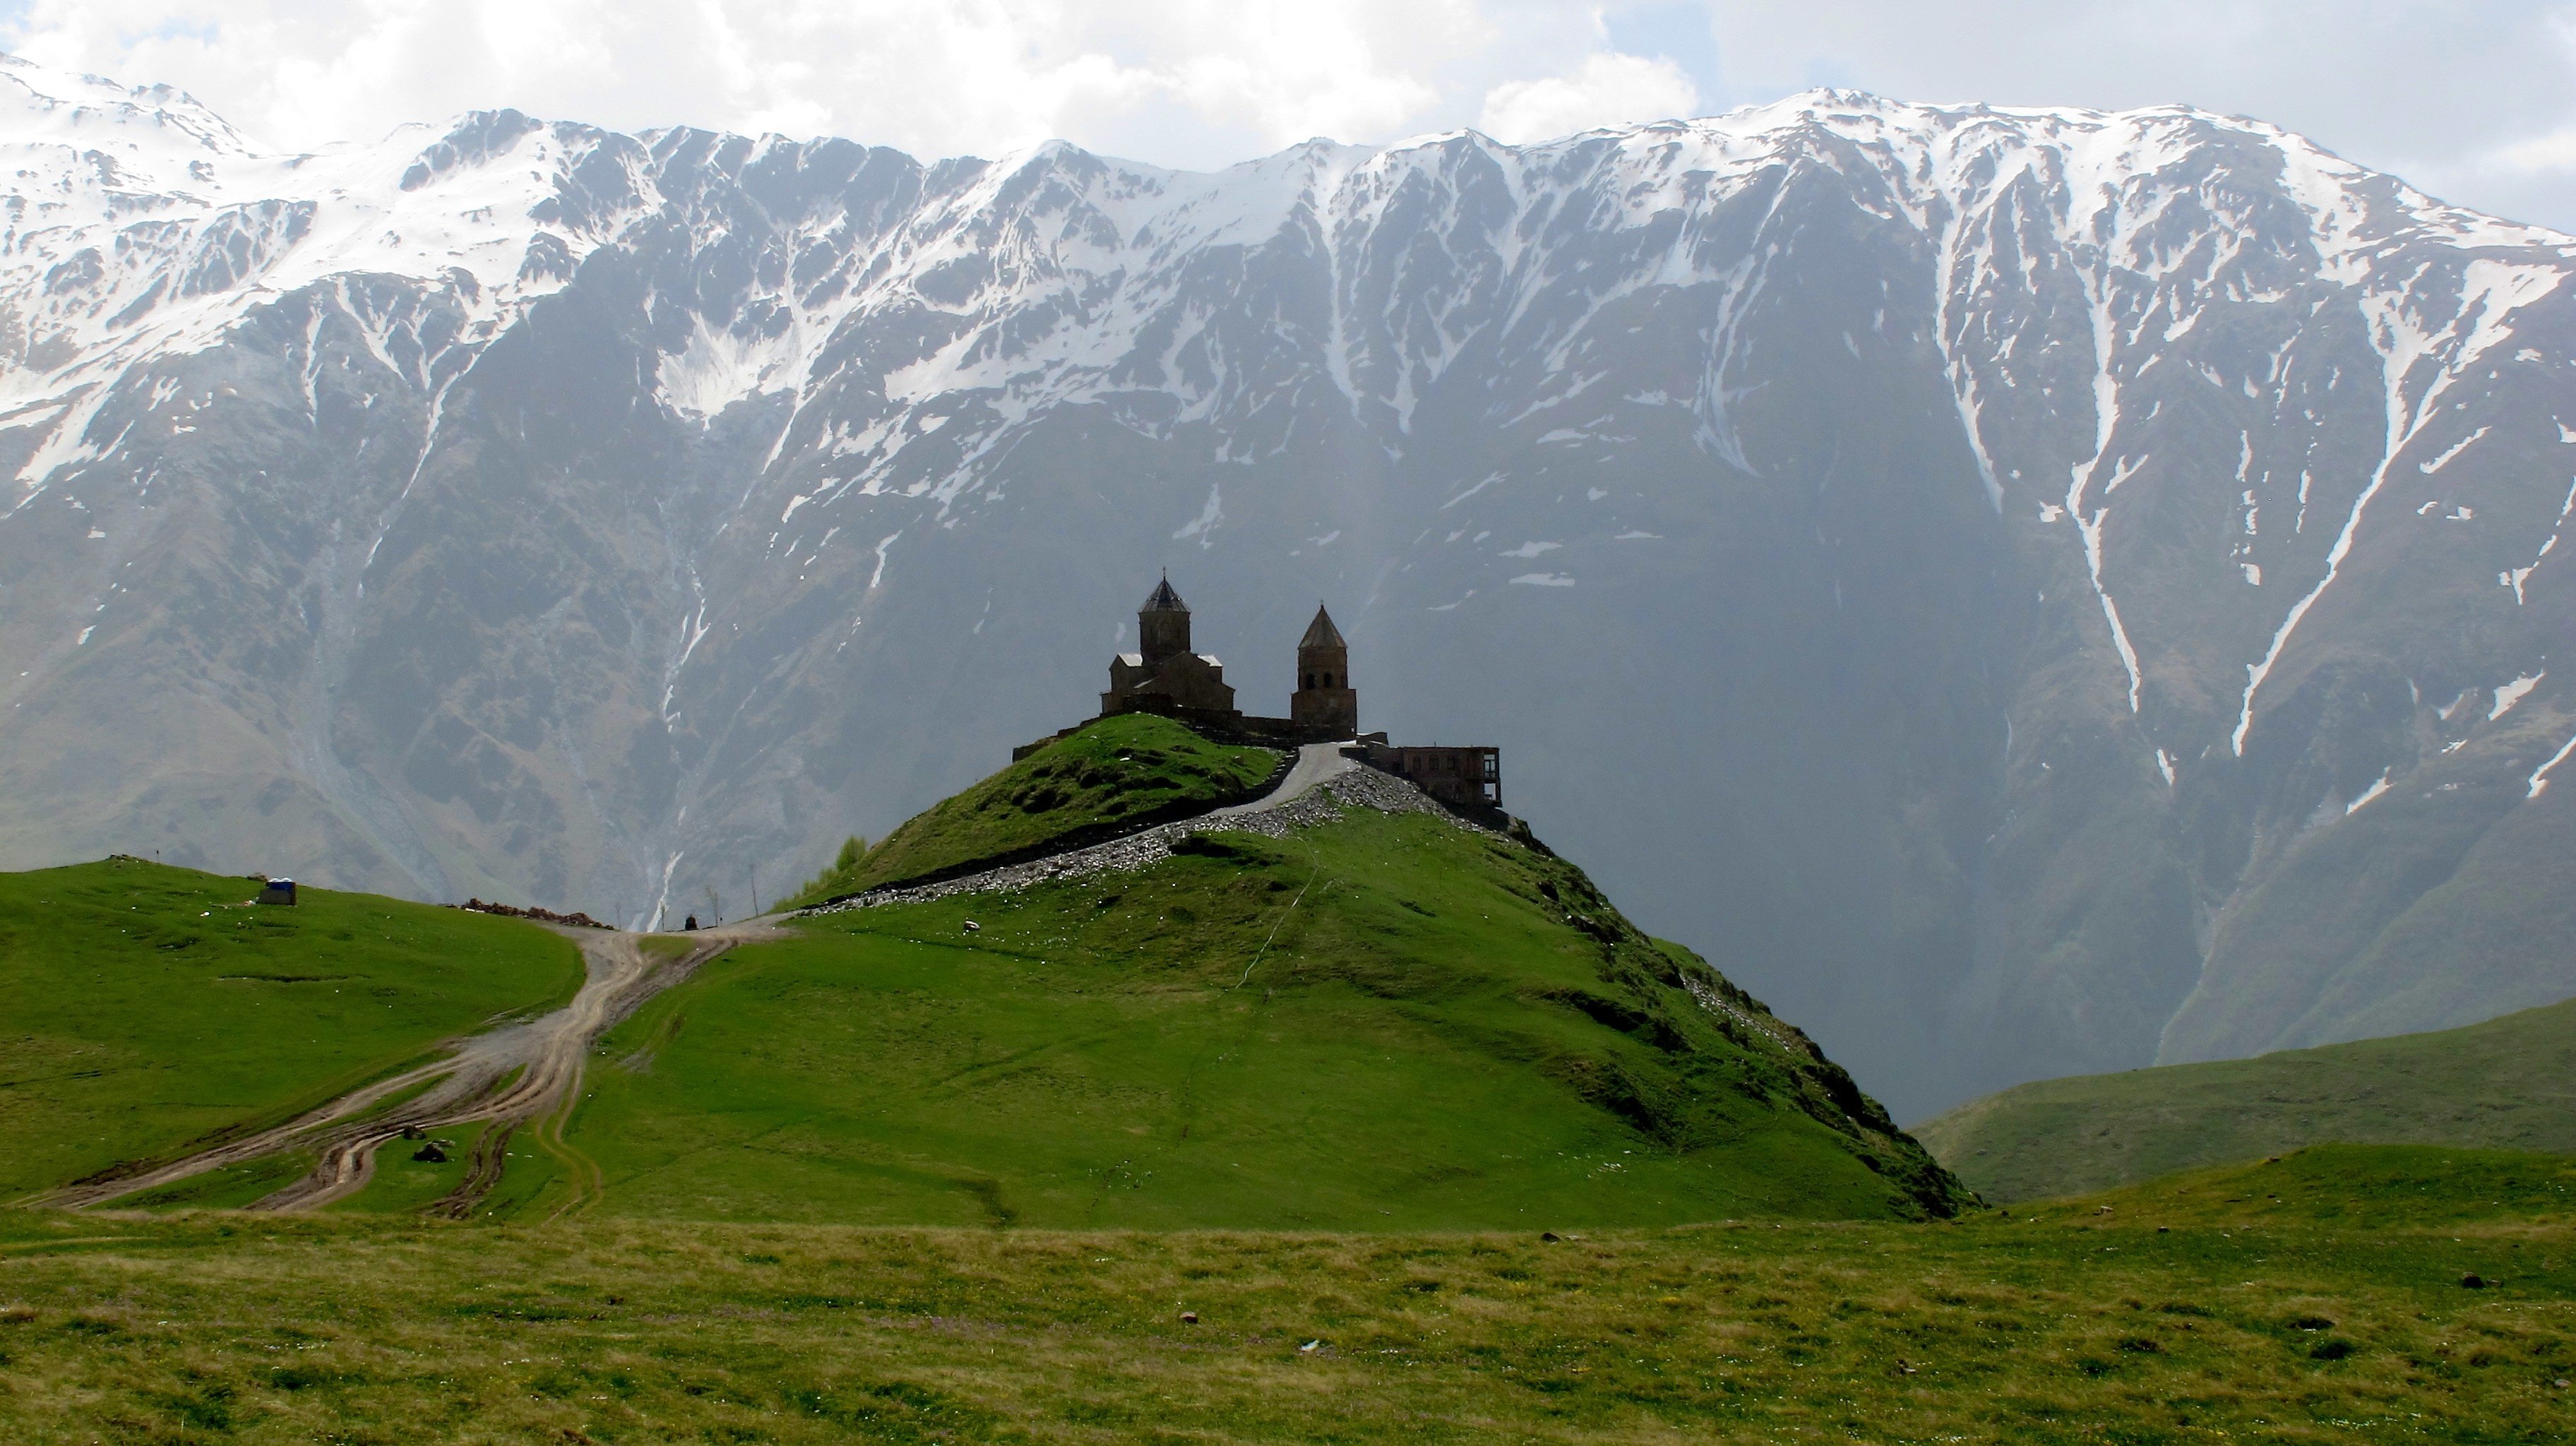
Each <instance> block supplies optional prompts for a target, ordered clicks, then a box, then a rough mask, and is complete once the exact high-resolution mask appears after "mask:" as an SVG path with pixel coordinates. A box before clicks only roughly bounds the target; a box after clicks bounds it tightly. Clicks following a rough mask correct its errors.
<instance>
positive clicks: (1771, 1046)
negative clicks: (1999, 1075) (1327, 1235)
mask: <svg viewBox="0 0 2576 1446" xmlns="http://www.w3.org/2000/svg"><path fill="white" fill-rule="evenodd" d="M1200 842H1201V843H1202V844H1203V851H1199V852H1191V853H1184V854H1181V855H1178V856H1175V857H1173V858H1171V859H1169V860H1167V861H1165V862H1164V863H1162V864H1159V865H1157V866H1156V867H1154V868H1152V869H1149V870H1145V871H1141V872H1138V873H1132V874H1112V875H1103V876H1099V877H1095V878H1093V879H1090V880H1086V881H1083V882H1080V883H1073V884H1060V885H1053V886H1048V887H1043V888H1036V889H1030V890H1026V891H1023V892H1019V893H1015V894H1008V895H997V894H984V895H973V896H966V897H960V898H953V899H948V900H943V901H940V902H937V903H932V904H924V905H906V906H899V907H886V908H878V909H870V910H864V911H855V912H850V913H843V914H837V915H830V916H825V917H823V918H820V919H816V920H812V921H808V922H807V923H805V924H803V925H802V926H801V928H802V931H803V937H802V938H800V939H799V940H797V941H795V942H789V943H780V944H774V945H764V946H757V947H746V948H741V949H737V950H735V951H734V952H733V953H731V954H729V955H727V956H725V957H724V958H722V959H720V960H718V961H716V962H715V963H714V964H712V965H710V966H709V967H708V969H707V971H706V972H705V973H704V974H702V975H701V976H700V977H699V978H698V979H696V980H695V981H693V982H691V983H690V984H688V985H685V986H683V987H681V988H679V989H676V990H674V991H672V992H671V993H669V994H667V995H665V996H663V997H661V998H660V999H657V1000H655V1001H654V1002H653V1003H651V1004H649V1005H647V1006H646V1007H645V1009H644V1010H642V1011H641V1012H639V1013H638V1014H637V1015H636V1017H634V1018H633V1019H631V1020H630V1021H628V1022H627V1023H626V1024H625V1025H623V1026H622V1027H621V1028H620V1029H619V1030H618V1031H617V1032H616V1033H615V1034H614V1035H612V1036H611V1038H610V1039H609V1040H608V1041H607V1046H606V1052H607V1054H608V1056H609V1060H608V1061H607V1062H604V1067H602V1068H600V1069H597V1070H595V1071H594V1072H593V1074H592V1076H591V1081H592V1084H591V1091H592V1092H591V1095H590V1097H589V1099H588V1100H587V1101H586V1103H585V1104H584V1105H583V1106H582V1108H581V1109H580V1111H579V1112H578V1113H577V1115H576V1116H575V1118H574V1122H573V1128H572V1132H571V1137H572V1141H573V1143H574V1144H575V1145H576V1146H578V1147H579V1148H581V1149H582V1150H584V1151H586V1152H587V1153H589V1154H590V1155H592V1156H593V1157H595V1158H597V1159H598V1160H599V1161H600V1162H601V1164H602V1166H603V1167H604V1168H605V1169H606V1171H607V1177H608V1191H607V1199H606V1202H605V1204H604V1205H603V1206H602V1208H603V1209H604V1210H606V1211H609V1212H612V1213H618V1214H627V1215H653V1216H671V1217H690V1218H722V1219H738V1220H758V1219H766V1220H790V1221H814V1222H826V1221H839V1222H852V1223H872V1224H948V1223H954V1224H971V1223H977V1222H989V1223H1014V1224H1018V1225H1022V1226H1056V1227H1093V1226H1154V1227H1180V1226H1208V1225H1223V1226H1248V1227H1264V1228H1326V1227H1329V1228H1350V1227H1385V1228H1414V1227H1422V1228H1444V1229H1447V1228H1461V1227H1488V1226H1509V1225H1518V1224H1527V1225H1530V1226H1532V1227H1536V1226H1540V1225H1551V1226H1565V1225H1569V1224H1584V1225H1599V1224H1608V1223H1614V1222H1618V1223H1649V1222H1655V1223H1661V1222H1672V1221H1682V1220H1705V1219H1716V1218H1721V1217H1730V1216H1740V1215H1751V1214H1774V1213H1786V1214H1796V1215H1840V1216H1870V1215H1884V1214H1887V1213H1889V1212H1891V1211H1895V1210H1910V1209H1919V1208H1920V1204H1919V1198H1918V1197H1929V1198H1931V1199H1932V1200H1933V1201H1934V1202H1935V1203H1936V1204H1946V1200H1947V1197H1946V1195H1945V1194H1944V1193H1943V1192H1944V1191H1946V1190H1947V1189H1948V1188H1949V1187H1948V1186H1947V1185H1946V1182H1943V1181H1941V1180H1939V1179H1938V1178H1937V1172H1936V1171H1933V1170H1932V1169H1931V1168H1930V1164H1929V1160H1928V1157H1925V1156H1924V1155H1922V1153H1921V1152H1920V1151H1919V1150H1918V1149H1917V1148H1916V1147H1915V1146H1914V1145H1913V1144H1912V1143H1911V1142H1910V1141H1906V1140H1903V1139H1902V1138H1901V1137H1898V1138H1893V1139H1891V1138H1888V1137H1887V1136H1885V1135H1866V1136H1865V1135H1863V1134H1861V1133H1860V1132H1859V1131H1857V1130H1854V1131H1851V1132H1848V1133H1847V1132H1844V1131H1841V1130H1838V1129H1836V1128H1829V1127H1828V1126H1827V1125H1826V1124H1825V1123H1821V1122H1820V1121H1823V1120H1830V1121H1834V1122H1836V1123H1837V1124H1839V1123H1841V1122H1843V1120H1844V1115H1845V1111H1846V1110H1849V1111H1850V1112H1852V1113H1854V1114H1857V1115H1860V1116H1861V1117H1863V1118H1864V1119H1868V1118H1870V1117H1872V1116H1876V1120H1877V1124H1878V1125H1879V1126H1880V1127H1882V1128H1883V1129H1885V1130H1887V1131H1890V1132H1892V1131H1893V1126H1892V1125H1889V1124H1887V1122H1886V1121H1885V1118H1884V1116H1883V1115H1877V1112H1876V1107H1875V1106H1874V1105H1871V1104H1869V1103H1868V1102H1867V1101H1866V1100H1865V1099H1863V1098H1862V1097H1860V1096H1859V1094H1858V1092H1857V1091H1856V1090H1854V1089H1852V1088H1851V1086H1850V1083H1849V1080H1848V1078H1847V1077H1845V1076H1843V1074H1842V1072H1841V1071H1840V1070H1839V1069H1835V1068H1833V1067H1832V1066H1830V1065H1824V1064H1821V1063H1820V1062H1819V1061H1818V1060H1816V1059H1815V1058H1814V1057H1813V1056H1812V1054H1811V1053H1810V1052H1809V1050H1808V1047H1807V1046H1806V1044H1805V1041H1804V1039H1803V1038H1802V1037H1800V1036H1798V1035H1796V1034H1795V1032H1794V1031H1791V1030H1788V1029H1786V1028H1785V1027H1783V1026H1778V1025H1777V1024H1776V1022H1771V1021H1768V1020H1767V1016H1763V1015H1761V1014H1760V1013H1759V1010H1760V1006H1759V1005H1758V1004H1754V1003H1752V1002H1751V1001H1749V1000H1740V1001H1739V1004H1738V1007H1739V1008H1740V1009H1742V1010H1743V1011H1744V1012H1745V1014H1746V1017H1747V1018H1749V1019H1752V1020H1755V1021H1759V1022H1760V1024H1763V1025H1767V1026H1768V1027H1769V1028H1771V1029H1773V1030H1776V1031H1777V1037H1776V1038H1775V1037H1774V1036H1772V1035H1768V1034H1757V1033H1756V1032H1755V1028H1754V1027H1748V1026H1747V1025H1744V1024H1736V1023H1729V1022H1721V1021H1720V1020H1718V1019H1716V1018H1713V1017H1712V1016H1711V1015H1710V1014H1709V1013H1708V1012H1707V1011H1706V1010H1704V1009H1702V1008H1701V1007H1700V1006H1699V1005H1698V1004H1697V1003H1695V1002H1694V1001H1693V1000H1692V999H1691V997H1690V996H1689V995H1688V994H1687V993H1685V992H1684V991H1683V990H1682V989H1680V988H1678V987H1675V986H1676V983H1677V980H1678V973H1677V971H1678V970H1679V968H1681V967H1683V966H1684V964H1685V962H1688V963H1689V964H1690V965H1691V966H1692V967H1696V968H1700V969H1702V970H1703V971H1704V966H1699V965H1697V964H1696V961H1691V960H1690V959H1689V956H1688V955H1687V954H1685V953H1683V951H1680V950H1679V949H1677V948H1674V947H1672V946H1668V945H1663V944H1659V943H1657V942H1655V941H1652V940H1648V939H1646V938H1645V937H1644V936H1642V935H1640V934H1637V933H1636V932H1635V930H1634V929H1633V928H1631V927H1629V926H1628V925H1627V924H1626V922H1625V921H1624V920H1622V919H1620V918H1619V916H1618V915H1617V913H1616V912H1615V911H1614V910H1612V909H1610V907H1609V906H1608V904H1607V903H1606V902H1605V901H1603V900H1602V899H1601V898H1600V897H1599V896H1598V895H1597V894H1596V893H1594V892H1593V891H1592V889H1591V886H1590V885H1589V883H1588V882H1586V881H1585V880H1584V878H1583V876H1582V874H1581V873H1580V872H1579V871H1578V870H1576V869H1574V868H1573V867H1571V866H1570V865H1567V864H1565V863H1563V862H1562V861H1559V860H1556V859H1554V858H1551V857H1549V856H1547V855H1545V854H1543V853H1539V852H1536V851H1533V850H1530V849H1527V848H1523V847H1520V846H1518V845H1514V844H1508V843H1504V842H1502V841H1499V840H1496V839H1493V838H1491V837H1490V836H1487V835H1482V834H1476V833H1471V832H1468V831H1465V830H1461V829H1459V828H1457V827H1455V826H1453V825H1451V824H1450V823H1448V822H1447V821H1445V820H1442V819H1435V818H1432V817H1428V816H1425V815H1419V814H1413V815H1398V816H1389V815H1385V814H1379V813H1375V812H1372V811H1367V810H1356V811H1353V812H1352V813H1351V814H1349V815H1348V816H1346V817H1345V818H1343V819H1342V820H1340V821H1338V822H1335V823H1331V824H1327V825H1324V826H1321V827H1316V828H1311V829H1305V830H1301V831H1299V832H1298V833H1297V834H1295V835H1294V836H1292V837H1291V838H1288V839H1284V840H1273V839H1266V838H1260V837H1256V836H1254V835H1250V834H1241V833H1235V834H1225V835H1219V836H1216V838H1215V839H1214V840H1202V841H1200ZM1548 890H1553V891H1554V894H1553V897H1551V895H1550V894H1549V893H1548V892H1547V891H1548ZM970 918H971V919H974V920H975V921H977V922H978V923H979V924H980V926H981V928H980V932H977V933H974V934H972V935H969V934H968V933H967V932H966V931H965V928H964V925H965V922H966V921H967V920H968V919H970ZM1587 931H1588V932H1587ZM1256 961H1257V962H1256ZM1707 977H1709V978H1711V979H1714V977H1715V976H1714V975H1708V976H1707ZM1865 1156H1869V1157H1874V1158H1875V1159H1876V1160H1877V1161H1878V1162H1879V1166H1880V1169H1882V1170H1883V1171H1884V1173H1878V1172H1876V1171H1874V1170H1873V1169H1872V1168H1871V1166H1870V1165H1869V1164H1868V1163H1865V1160H1864V1157H1865ZM1909 1191H1911V1192H1913V1193H1912V1194H1909V1193H1908V1192H1909Z"/></svg>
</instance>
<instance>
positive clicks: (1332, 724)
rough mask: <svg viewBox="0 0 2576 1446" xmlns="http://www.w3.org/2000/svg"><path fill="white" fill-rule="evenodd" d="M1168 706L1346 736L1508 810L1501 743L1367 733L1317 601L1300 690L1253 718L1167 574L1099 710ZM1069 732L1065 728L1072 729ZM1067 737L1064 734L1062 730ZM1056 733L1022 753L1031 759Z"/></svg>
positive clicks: (1271, 729)
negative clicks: (1396, 739) (1409, 739)
mask: <svg viewBox="0 0 2576 1446" xmlns="http://www.w3.org/2000/svg"><path fill="white" fill-rule="evenodd" d="M1120 713H1161V714H1164V715H1166V716H1169V717H1173V718H1178V719H1180V720H1181V721H1182V722H1185V723H1188V724H1190V725H1191V726H1192V727H1195V728H1197V729H1199V730H1200V731H1201V732H1203V733H1207V734H1210V735H1211V736H1215V737H1220V738H1229V739H1241V740H1243V741H1245V742H1253V743H1266V744H1271V745H1274V746H1279V745H1290V746H1293V745H1297V744H1305V743H1343V744H1346V745H1348V746H1346V747H1345V748H1344V749H1343V750H1342V751H1343V752H1344V753H1346V754H1348V755H1349V756H1351V757H1353V758H1357V759H1359V760H1360V761H1362V762H1364V763H1367V764H1369V765H1370V766H1371V767H1374V768H1381V769H1384V770H1385V771H1387V772H1389V773H1393V774H1395V775H1397V776H1399V777H1402V778H1405V779H1408V780H1410V781H1411V782H1413V783H1414V784H1415V785H1416V786H1417V787H1419V788H1421V789H1422V791H1423V792H1425V793H1428V794H1430V795H1431V796H1432V797H1434V798H1437V799H1440V800H1441V801H1442V802H1444V803H1450V804H1456V805H1461V806H1465V807H1470V808H1500V807H1501V806H1502V801H1503V781H1502V750H1500V749H1498V748H1490V747H1481V746H1473V747H1457V746H1440V745H1434V746H1430V747H1412V746H1408V747H1397V746H1393V745H1390V744H1389V743H1388V742H1387V738H1386V735H1385V734H1384V733H1362V732H1361V731H1360V695H1359V690H1358V689H1357V688H1355V687H1353V686H1352V684H1351V649H1350V644H1349V643H1348V642H1346V641H1344V640H1343V638H1342V630H1341V629H1340V628H1337V627H1335V626H1333V615H1332V614H1331V613H1330V612H1328V611H1326V610H1325V608H1324V607H1323V605H1321V604H1317V605H1316V608H1315V620H1314V621H1313V622H1311V623H1308V624H1307V625H1306V632H1305V636H1303V637H1301V638H1299V639H1298V640H1297V690H1296V691H1295V692H1293V693H1291V694H1289V695H1288V716H1287V717H1285V718H1262V717H1254V716H1251V715H1248V714H1246V713H1244V712H1243V710H1242V709H1240V708H1237V707H1236V706H1235V704H1234V688H1233V686H1232V685H1231V684H1229V683H1227V682H1226V681H1225V664H1223V663H1221V662H1218V661H1217V660H1216V659H1215V658H1214V657H1212V656H1210V655H1209V654H1206V653H1202V652H1198V651H1196V650H1194V649H1193V647H1192V646H1191V641H1190V608H1189V604H1187V603H1185V602H1183V601H1181V595H1180V594H1179V593H1178V592H1176V591H1174V590H1173V588H1172V579H1171V577H1170V576H1169V575H1168V574H1167V575H1165V576H1164V578H1163V579H1162V581H1160V582H1158V583H1156V584H1155V586H1154V591H1153V593H1152V595H1151V596H1149V597H1147V598H1146V599H1145V605H1144V606H1143V607H1141V608H1139V609H1137V611H1136V651H1135V652H1132V653H1120V654H1118V655H1117V656H1116V657H1113V658H1111V659H1110V660H1109V691H1107V692H1105V693H1103V694H1101V695H1100V716H1101V717H1103V718H1107V717H1111V716H1113V715H1116V714H1120ZM1072 731H1074V730H1073V729H1067V730H1066V732H1068V733H1069V732H1072ZM1057 736H1058V737H1061V736H1063V735H1062V734H1059V735H1057ZM1049 741H1052V740H1041V741H1039V742H1037V743H1032V744H1030V745H1028V747H1026V748H1022V749H1019V750H1017V751H1015V752H1014V753H1013V754H1012V755H1011V756H1012V757H1013V758H1014V759H1017V758H1022V757H1026V756H1027V755H1028V754H1030V753H1032V752H1035V751H1036V750H1037V749H1039V748H1042V747H1044V746H1045V745H1046V743H1047V742H1049Z"/></svg>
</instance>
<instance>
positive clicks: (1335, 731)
mask: <svg viewBox="0 0 2576 1446" xmlns="http://www.w3.org/2000/svg"><path fill="white" fill-rule="evenodd" d="M1288 721H1290V722H1292V723H1294V724H1296V725H1297V726H1298V727H1300V728H1312V729H1315V730H1316V731H1318V732H1329V733H1331V734H1332V735H1333V736H1334V737H1336V738H1356V737H1358V736H1359V731H1360V695H1359V692H1358V690H1357V689H1355V688H1353V687H1352V686H1351V648H1350V644H1348V643H1345V642H1343V641H1342V630H1341V629H1339V628H1337V627H1334V626H1333V615H1332V614H1331V613H1328V612H1326V611H1324V608H1323V605H1322V604H1320V603H1318V604H1317V605H1316V607H1315V620H1314V621H1313V622H1311V623H1308V624H1307V625H1306V636H1304V637H1302V638H1299V639H1298V640H1297V691H1296V692H1294V693H1291V694H1290V695H1288Z"/></svg>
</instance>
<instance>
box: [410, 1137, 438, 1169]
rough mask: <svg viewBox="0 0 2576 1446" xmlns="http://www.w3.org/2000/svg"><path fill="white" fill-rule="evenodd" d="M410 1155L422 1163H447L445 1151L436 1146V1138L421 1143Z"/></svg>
mask: <svg viewBox="0 0 2576 1446" xmlns="http://www.w3.org/2000/svg"><path fill="white" fill-rule="evenodd" d="M411 1157H412V1158H413V1159H415V1160H418V1161H419V1162H420V1163H422V1164H424V1165H444V1164H446V1163H447V1152H446V1151H445V1150H442V1149H440V1148H439V1147H438V1141H436V1140H431V1141H429V1142H428V1143H426V1144H424V1145H422V1146H421V1147H420V1148H419V1149H417V1150H414V1151H412V1152H411Z"/></svg>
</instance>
